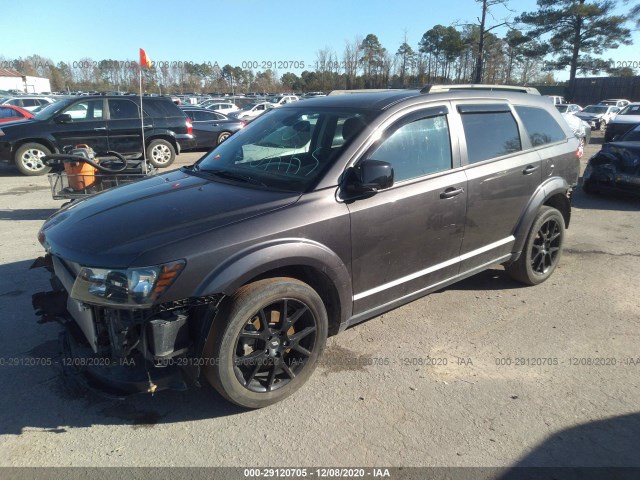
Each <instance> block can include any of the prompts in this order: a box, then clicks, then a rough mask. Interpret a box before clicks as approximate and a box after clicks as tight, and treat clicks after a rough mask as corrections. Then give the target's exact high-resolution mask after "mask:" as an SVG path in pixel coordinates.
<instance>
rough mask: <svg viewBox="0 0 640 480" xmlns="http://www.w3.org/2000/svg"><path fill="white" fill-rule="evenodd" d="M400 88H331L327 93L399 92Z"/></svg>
mask: <svg viewBox="0 0 640 480" xmlns="http://www.w3.org/2000/svg"><path fill="white" fill-rule="evenodd" d="M402 90H403V89H402V88H359V89H356V90H332V91H330V92H329V95H345V94H347V93H376V92H400V91H402Z"/></svg>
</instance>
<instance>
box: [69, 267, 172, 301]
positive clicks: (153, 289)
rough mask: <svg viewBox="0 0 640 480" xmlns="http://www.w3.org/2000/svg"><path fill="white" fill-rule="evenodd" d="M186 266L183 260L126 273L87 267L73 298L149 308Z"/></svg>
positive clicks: (79, 277) (130, 270)
mask: <svg viewBox="0 0 640 480" xmlns="http://www.w3.org/2000/svg"><path fill="white" fill-rule="evenodd" d="M184 265H185V262H184V261H182V260H180V261H177V262H172V263H167V264H164V265H158V266H155V267H137V268H128V269H126V270H117V269H113V270H112V269H105V268H90V267H83V268H82V269H81V270H80V273H78V276H77V278H76V281H75V283H74V284H73V288H72V289H71V298H75V299H76V300H79V301H81V302H85V303H89V304H96V305H109V306H118V307H121V308H147V307H150V306H151V305H153V303H154V302H155V301H156V300H157V299H158V297H160V295H162V294H163V293H164V292H165V291H166V290H167V288H169V286H170V285H171V284H172V283H173V282H174V281H175V279H176V278H178V275H179V274H180V272H181V271H182V269H183V268H184Z"/></svg>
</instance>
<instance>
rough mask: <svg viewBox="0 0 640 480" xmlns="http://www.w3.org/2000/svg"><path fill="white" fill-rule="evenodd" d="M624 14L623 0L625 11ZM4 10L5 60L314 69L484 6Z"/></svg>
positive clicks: (632, 55) (320, 3)
mask: <svg viewBox="0 0 640 480" xmlns="http://www.w3.org/2000/svg"><path fill="white" fill-rule="evenodd" d="M510 7H511V8H512V9H513V10H515V12H509V11H507V10H505V9H504V8H501V7H495V9H494V10H495V12H494V15H495V18H496V19H497V20H494V19H492V18H490V17H489V20H488V23H489V25H491V24H492V22H496V23H500V22H501V21H502V19H503V18H504V17H505V16H511V18H513V17H515V16H516V15H517V14H519V13H521V12H522V11H524V10H526V11H531V10H535V8H536V4H535V0H511V2H510ZM627 8H628V6H625V5H623V4H622V3H621V4H620V6H619V11H620V12H624V11H625V10H626V9H627ZM0 11H2V18H3V20H4V22H3V28H2V31H3V33H2V37H3V39H2V41H1V42H0V61H1V59H2V58H4V59H5V60H6V59H14V58H18V57H25V56H28V55H31V54H34V53H37V54H40V55H42V56H44V57H49V58H51V59H52V60H53V61H54V62H59V61H66V62H73V61H77V60H80V59H82V58H85V57H89V58H91V59H94V60H101V59H113V60H136V59H137V58H138V48H139V47H142V48H144V49H145V50H146V52H147V54H148V56H149V57H150V58H151V59H152V60H154V61H183V62H185V61H188V62H211V63H212V64H213V63H214V62H218V64H219V65H220V66H223V65H225V64H227V63H230V64H232V65H234V66H236V65H237V66H241V64H242V62H248V61H251V62H263V61H276V62H280V61H297V62H305V65H306V66H308V65H309V64H313V62H315V61H316V60H317V59H316V54H317V52H318V50H320V49H323V48H326V47H329V48H331V49H333V50H334V51H335V52H336V53H337V55H338V59H340V58H341V55H342V51H343V49H344V45H345V42H346V41H353V39H354V38H355V37H356V36H360V37H364V36H366V35H367V34H368V33H374V34H376V35H377V36H378V38H379V39H380V42H381V43H382V45H383V46H384V47H385V48H387V49H388V50H389V51H391V52H395V51H396V50H397V49H398V47H399V46H400V44H401V43H402V41H403V40H404V36H405V32H406V35H407V39H408V43H409V44H410V45H412V46H413V47H414V48H417V45H418V42H419V40H420V38H421V37H422V34H423V33H424V32H425V31H426V30H428V29H429V28H431V27H432V26H434V25H436V24H438V23H441V24H443V25H451V24H454V23H459V24H463V23H466V22H471V21H473V20H474V19H475V18H476V17H477V16H478V15H479V5H478V4H477V3H476V2H475V1H473V0H450V1H446V0H445V1H443V0H361V1H355V0H316V1H308V0H302V1H298V2H294V1H281V0H268V1H267V0H226V1H216V0H189V1H185V2H176V1H171V2H168V1H162V0H156V1H151V0H108V1H105V0H100V1H95V0H29V1H23V0H9V1H5V2H3V3H2V7H1V8H0ZM12 18H15V19H20V18H22V19H25V21H24V22H22V21H9V20H10V19H12ZM25 32H28V33H25ZM497 33H498V34H500V33H504V32H500V31H497ZM9 39H11V40H9ZM633 39H634V45H632V46H630V47H623V48H620V49H618V50H611V51H609V52H607V53H606V54H605V55H604V57H605V58H613V59H614V60H626V61H636V62H638V61H640V55H638V51H639V46H640V32H639V31H638V30H634V31H633ZM1 66H2V65H0V67H1ZM307 68H308V67H307ZM292 71H294V72H296V73H299V72H300V71H301V70H297V71H296V70H295V69H293V70H292ZM278 73H279V74H282V73H285V70H278ZM566 77H568V71H567V72H565V73H564V74H561V73H556V78H559V79H562V78H566Z"/></svg>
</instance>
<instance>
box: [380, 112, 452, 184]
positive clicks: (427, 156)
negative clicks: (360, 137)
mask: <svg viewBox="0 0 640 480" xmlns="http://www.w3.org/2000/svg"><path fill="white" fill-rule="evenodd" d="M368 158H371V159H374V160H382V161H385V162H388V163H390V164H391V165H392V166H393V172H394V179H395V181H396V182H401V181H403V180H410V179H412V178H417V177H422V176H424V175H429V174H432V173H436V172H441V171H444V170H449V169H451V143H450V140H449V125H448V123H447V117H446V115H437V116H432V117H427V118H419V119H417V120H414V121H411V122H409V123H404V124H402V125H401V126H399V127H396V128H395V130H394V127H391V134H390V135H389V136H388V137H387V138H386V139H385V140H383V141H382V143H381V144H380V145H379V146H378V147H377V148H376V149H375V150H374V151H373V152H372V153H371V154H370V155H368Z"/></svg>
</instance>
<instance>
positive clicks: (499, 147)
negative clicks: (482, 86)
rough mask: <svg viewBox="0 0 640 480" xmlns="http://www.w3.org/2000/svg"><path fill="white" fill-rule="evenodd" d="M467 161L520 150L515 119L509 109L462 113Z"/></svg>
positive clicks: (472, 161) (480, 160)
mask: <svg viewBox="0 0 640 480" xmlns="http://www.w3.org/2000/svg"><path fill="white" fill-rule="evenodd" d="M462 125H463V127H464V135H465V137H466V139H467V155H468V157H469V163H476V162H482V161H483V160H488V159H490V158H495V157H501V156H502V155H508V154H510V153H514V152H518V151H520V150H522V145H521V143H520V134H519V132H518V125H517V123H516V120H515V119H514V118H513V115H511V112H510V111H502V112H468V113H462Z"/></svg>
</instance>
